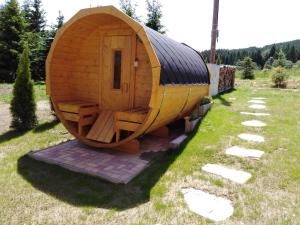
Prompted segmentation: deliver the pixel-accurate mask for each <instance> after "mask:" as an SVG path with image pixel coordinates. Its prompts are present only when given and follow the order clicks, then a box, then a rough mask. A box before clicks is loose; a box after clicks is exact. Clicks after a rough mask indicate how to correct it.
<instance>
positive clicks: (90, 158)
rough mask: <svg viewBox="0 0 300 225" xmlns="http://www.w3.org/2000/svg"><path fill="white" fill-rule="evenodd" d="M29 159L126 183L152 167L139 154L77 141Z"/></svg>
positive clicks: (30, 154) (50, 149)
mask: <svg viewBox="0 0 300 225" xmlns="http://www.w3.org/2000/svg"><path fill="white" fill-rule="evenodd" d="M29 156H30V157H32V158H35V159H37V160H40V161H44V162H47V163H51V164H56V165H59V166H61V167H64V168H66V169H69V170H72V171H75V172H79V173H85V174H89V175H92V176H96V177H100V178H102V179H105V180H108V181H111V182H114V183H125V184H126V183H128V182H129V181H131V180H132V179H133V178H134V177H135V176H137V175H138V174H139V173H140V172H141V171H143V170H144V169H145V168H146V167H147V166H148V165H149V161H147V160H142V159H141V158H140V155H139V154H126V153H121V152H117V151H114V150H101V151H99V149H95V148H91V147H88V146H85V145H82V144H80V143H79V142H78V141H77V140H73V141H69V142H65V143H62V144H60V145H56V146H53V147H50V148H47V149H44V150H40V151H36V152H31V153H29Z"/></svg>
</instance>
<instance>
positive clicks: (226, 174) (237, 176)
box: [202, 164, 251, 184]
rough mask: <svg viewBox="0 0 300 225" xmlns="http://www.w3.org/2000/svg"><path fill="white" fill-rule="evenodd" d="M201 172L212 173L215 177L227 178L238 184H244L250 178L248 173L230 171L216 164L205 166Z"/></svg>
mask: <svg viewBox="0 0 300 225" xmlns="http://www.w3.org/2000/svg"><path fill="white" fill-rule="evenodd" d="M202 170H204V171H206V172H209V173H213V174H215V175H219V176H221V177H223V178H227V179H229V180H231V181H233V182H236V183H239V184H244V183H246V182H247V181H248V180H249V179H250V178H251V174H250V173H247V172H244V171H240V170H235V169H230V168H227V167H225V166H222V165H218V164H206V165H205V166H203V167H202Z"/></svg>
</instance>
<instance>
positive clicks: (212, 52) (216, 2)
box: [210, 0, 219, 64]
mask: <svg viewBox="0 0 300 225" xmlns="http://www.w3.org/2000/svg"><path fill="white" fill-rule="evenodd" d="M218 17H219V0H214V13H213V22H212V31H211V47H210V63H212V64H214V63H215V58H216V42H217V38H218V35H219V34H218V33H219V32H218Z"/></svg>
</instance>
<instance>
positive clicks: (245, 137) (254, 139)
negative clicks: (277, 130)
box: [238, 133, 265, 142]
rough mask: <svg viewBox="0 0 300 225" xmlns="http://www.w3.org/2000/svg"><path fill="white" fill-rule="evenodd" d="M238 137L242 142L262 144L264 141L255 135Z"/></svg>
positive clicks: (243, 134) (244, 134)
mask: <svg viewBox="0 0 300 225" xmlns="http://www.w3.org/2000/svg"><path fill="white" fill-rule="evenodd" d="M238 137H239V138H241V139H243V140H246V141H253V142H264V141H265V139H264V137H262V136H259V135H255V134H246V133H242V134H239V136H238Z"/></svg>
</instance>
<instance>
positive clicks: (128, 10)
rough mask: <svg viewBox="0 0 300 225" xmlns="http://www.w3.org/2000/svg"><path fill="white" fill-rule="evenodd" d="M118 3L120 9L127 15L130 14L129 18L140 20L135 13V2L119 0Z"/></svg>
mask: <svg viewBox="0 0 300 225" xmlns="http://www.w3.org/2000/svg"><path fill="white" fill-rule="evenodd" d="M119 4H120V6H121V10H122V11H123V12H124V13H125V14H127V15H128V16H130V17H131V18H133V19H135V20H137V21H140V19H139V17H138V16H137V15H136V7H137V4H136V3H134V4H133V3H132V1H131V0H120V1H119Z"/></svg>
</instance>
